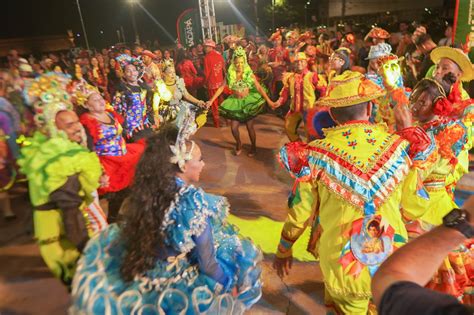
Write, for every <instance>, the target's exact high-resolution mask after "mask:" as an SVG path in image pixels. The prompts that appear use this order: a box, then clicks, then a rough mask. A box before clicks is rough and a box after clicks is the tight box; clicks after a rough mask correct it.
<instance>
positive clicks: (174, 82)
mask: <svg viewBox="0 0 474 315" xmlns="http://www.w3.org/2000/svg"><path fill="white" fill-rule="evenodd" d="M165 84H166V85H167V86H173V85H175V84H176V80H174V81H173V83H171V84H168V82H166V81H165Z"/></svg>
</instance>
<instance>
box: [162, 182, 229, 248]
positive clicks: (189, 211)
mask: <svg viewBox="0 0 474 315" xmlns="http://www.w3.org/2000/svg"><path fill="white" fill-rule="evenodd" d="M228 211H229V205H228V203H227V200H226V199H225V198H223V197H218V196H214V195H210V194H206V193H205V192H204V191H203V190H202V189H199V188H195V187H194V186H192V185H190V186H183V187H181V189H180V190H179V192H178V193H177V194H176V197H175V200H174V201H173V202H172V203H171V205H170V208H169V209H168V211H167V212H166V214H165V218H164V220H163V224H162V231H163V232H164V234H165V242H166V244H167V245H168V246H171V247H173V248H174V249H176V250H178V251H180V252H182V253H188V252H190V251H191V250H192V249H193V248H194V247H195V246H196V244H195V242H194V240H193V236H195V237H196V236H200V235H201V234H202V233H203V232H204V230H205V229H206V226H207V224H208V222H210V224H221V223H222V221H223V220H224V219H225V218H226V217H227V214H228Z"/></svg>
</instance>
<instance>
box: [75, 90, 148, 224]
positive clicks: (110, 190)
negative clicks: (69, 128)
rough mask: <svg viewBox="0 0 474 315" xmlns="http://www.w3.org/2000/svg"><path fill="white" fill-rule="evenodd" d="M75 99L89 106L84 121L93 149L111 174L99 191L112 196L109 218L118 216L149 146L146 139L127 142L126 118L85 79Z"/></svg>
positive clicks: (82, 105) (112, 219)
mask: <svg viewBox="0 0 474 315" xmlns="http://www.w3.org/2000/svg"><path fill="white" fill-rule="evenodd" d="M74 96H75V103H76V105H78V106H81V107H82V108H83V109H85V111H86V112H85V113H83V114H82V115H81V116H80V122H81V124H82V125H83V126H84V127H85V129H86V132H87V134H88V135H89V136H90V138H91V139H92V146H91V149H92V151H94V152H95V153H96V154H97V155H98V156H99V160H100V163H101V164H102V167H103V169H104V174H106V175H107V176H108V177H109V182H108V185H107V186H104V187H101V188H99V190H98V192H99V195H101V196H102V195H106V196H107V199H108V200H109V212H108V216H107V219H108V222H109V223H112V222H114V221H115V220H116V217H117V215H118V212H119V210H120V207H121V205H122V203H123V200H124V199H125V197H126V195H127V193H126V191H125V190H126V189H127V188H128V187H129V186H130V185H131V183H132V181H133V176H134V174H135V165H136V164H137V163H138V161H139V160H140V157H141V155H142V153H143V150H144V149H145V144H144V142H143V141H139V142H137V143H129V144H126V142H125V139H124V138H123V136H122V125H121V123H122V122H123V118H122V117H120V116H119V115H118V114H117V113H115V112H114V111H113V110H111V109H107V108H106V102H105V100H104V98H103V97H102V96H101V95H100V93H99V92H98V90H96V89H94V87H92V86H90V85H88V84H87V83H85V82H81V83H79V84H77V85H76V87H75V93H74Z"/></svg>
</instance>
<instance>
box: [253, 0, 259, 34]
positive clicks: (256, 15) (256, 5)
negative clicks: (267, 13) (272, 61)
mask: <svg viewBox="0 0 474 315" xmlns="http://www.w3.org/2000/svg"><path fill="white" fill-rule="evenodd" d="M254 8H255V18H256V22H257V25H256V26H255V32H256V33H257V34H256V36H258V26H259V24H260V19H259V18H258V0H255V1H254Z"/></svg>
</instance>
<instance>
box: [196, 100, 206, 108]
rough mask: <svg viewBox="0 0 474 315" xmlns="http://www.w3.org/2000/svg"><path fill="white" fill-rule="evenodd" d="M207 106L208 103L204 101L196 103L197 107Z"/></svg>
mask: <svg viewBox="0 0 474 315" xmlns="http://www.w3.org/2000/svg"><path fill="white" fill-rule="evenodd" d="M206 104H207V102H204V101H201V100H199V101H198V102H197V103H196V105H197V106H199V107H205V106H206Z"/></svg>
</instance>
